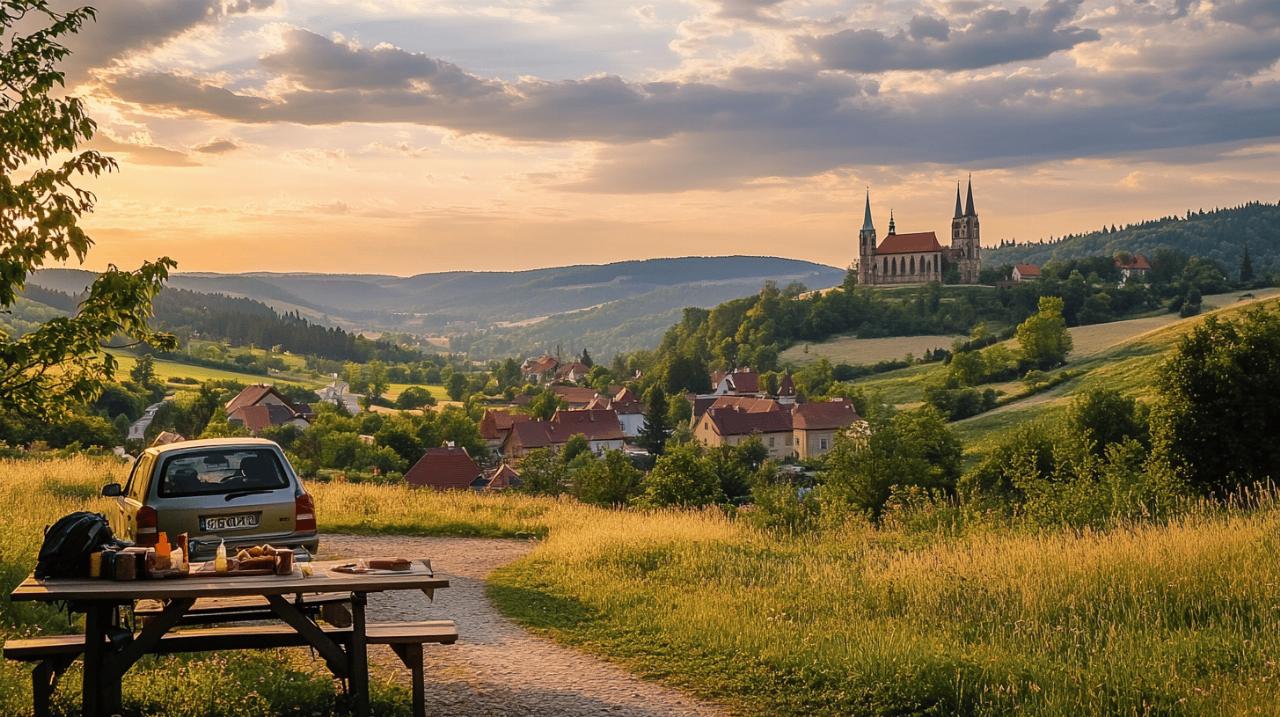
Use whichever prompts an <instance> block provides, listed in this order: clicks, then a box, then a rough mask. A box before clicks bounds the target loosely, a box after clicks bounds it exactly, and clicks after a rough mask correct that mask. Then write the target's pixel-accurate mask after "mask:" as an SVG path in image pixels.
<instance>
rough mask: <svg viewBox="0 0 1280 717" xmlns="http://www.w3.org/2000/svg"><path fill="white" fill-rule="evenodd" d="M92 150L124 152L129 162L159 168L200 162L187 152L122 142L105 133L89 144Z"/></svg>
mask: <svg viewBox="0 0 1280 717" xmlns="http://www.w3.org/2000/svg"><path fill="white" fill-rule="evenodd" d="M88 146H89V148H90V149H96V150H98V151H100V152H105V153H108V154H110V153H114V152H122V153H124V154H127V155H128V156H129V161H131V162H136V163H137V164H150V165H154V166H158V167H196V166H199V164H200V163H199V162H196V161H194V160H192V159H191V157H189V156H188V155H187V154H186V153H185V152H179V151H177V150H173V149H168V148H166V147H160V146H157V145H154V144H148V143H146V142H137V143H136V142H121V141H120V140H117V139H114V138H112V137H111V136H110V135H107V134H105V133H99V134H97V135H95V136H94V138H93V139H92V140H91V141H90V142H89V145H88Z"/></svg>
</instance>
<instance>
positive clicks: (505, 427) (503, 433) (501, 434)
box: [480, 408, 533, 451]
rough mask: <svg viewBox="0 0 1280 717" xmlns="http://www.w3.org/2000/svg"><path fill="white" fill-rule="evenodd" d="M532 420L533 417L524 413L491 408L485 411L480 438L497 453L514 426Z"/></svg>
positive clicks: (481, 420)
mask: <svg viewBox="0 0 1280 717" xmlns="http://www.w3.org/2000/svg"><path fill="white" fill-rule="evenodd" d="M530 420H533V418H532V416H528V415H526V414H523V413H512V412H510V411H503V410H501V409H495V408H491V409H489V410H487V411H485V412H484V417H482V418H481V419H480V437H481V438H483V439H484V444H485V445H486V446H488V448H489V450H492V451H497V450H499V449H501V448H502V443H503V441H506V440H507V436H508V435H510V434H511V427H512V426H513V425H515V424H517V423H523V422H524V421H530Z"/></svg>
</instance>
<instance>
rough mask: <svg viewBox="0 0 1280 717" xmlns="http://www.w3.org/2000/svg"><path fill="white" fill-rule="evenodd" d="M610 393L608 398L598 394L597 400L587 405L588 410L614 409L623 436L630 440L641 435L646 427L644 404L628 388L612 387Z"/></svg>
mask: <svg viewBox="0 0 1280 717" xmlns="http://www.w3.org/2000/svg"><path fill="white" fill-rule="evenodd" d="M610 391H611V392H612V393H611V394H610V395H608V396H603V395H599V394H597V395H596V397H595V399H593V400H592V401H591V403H589V404H587V408H588V409H592V408H609V409H613V412H614V413H616V414H618V422H619V423H620V424H622V435H624V436H626V437H628V438H635V437H636V436H638V435H640V429H641V428H643V427H644V412H645V405H644V403H642V402H641V401H640V399H639V398H637V397H636V394H635V393H634V392H633V391H632V390H631V389H629V388H627V387H626V386H621V387H611V388H610Z"/></svg>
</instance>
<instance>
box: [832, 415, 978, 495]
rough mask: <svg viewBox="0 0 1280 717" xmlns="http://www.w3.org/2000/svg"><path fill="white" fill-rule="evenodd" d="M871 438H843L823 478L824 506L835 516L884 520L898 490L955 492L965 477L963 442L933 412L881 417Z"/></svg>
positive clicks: (877, 417) (839, 437)
mask: <svg viewBox="0 0 1280 717" xmlns="http://www.w3.org/2000/svg"><path fill="white" fill-rule="evenodd" d="M871 424H872V425H871V435H870V436H869V437H861V436H850V435H848V434H840V435H837V436H836V441H835V445H834V446H833V447H832V450H831V452H830V453H828V454H827V467H826V470H824V471H822V473H821V474H820V475H819V481H820V485H819V501H820V503H821V504H822V506H823V508H822V509H823V511H825V512H827V513H829V514H830V513H834V514H835V515H834V516H833V517H837V516H838V515H840V514H842V513H844V512H846V511H849V510H854V511H857V512H862V513H868V514H872V515H878V514H879V513H880V511H881V510H882V509H883V508H884V504H885V501H886V500H888V498H889V493H890V489H891V488H893V487H894V486H918V487H921V488H926V489H943V490H951V489H952V488H954V487H955V484H956V480H957V478H958V477H959V475H960V460H961V448H960V441H959V439H957V438H956V437H955V434H953V433H952V432H951V430H950V429H949V428H947V424H946V421H945V419H944V418H943V416H942V414H940V413H938V411H937V410H935V409H933V408H929V407H925V408H920V409H917V410H914V411H906V412H902V413H897V414H894V415H891V416H890V415H885V414H880V415H875V416H873V417H872V419H871Z"/></svg>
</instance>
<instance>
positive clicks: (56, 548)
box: [36, 511, 124, 580]
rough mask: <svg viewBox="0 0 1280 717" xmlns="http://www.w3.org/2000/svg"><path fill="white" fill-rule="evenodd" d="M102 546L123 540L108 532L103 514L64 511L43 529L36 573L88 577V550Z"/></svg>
mask: <svg viewBox="0 0 1280 717" xmlns="http://www.w3.org/2000/svg"><path fill="white" fill-rule="evenodd" d="M104 547H116V548H118V547H124V543H122V542H120V541H119V540H116V538H115V536H114V535H112V534H111V525H110V524H109V523H107V517H106V516H105V515H103V514H101V513H88V512H85V511H80V512H76V513H71V514H69V515H64V516H62V517H61V518H59V519H58V522H56V523H54V524H53V525H51V526H49V527H47V528H45V529H44V544H43V545H41V546H40V557H39V559H38V560H37V561H36V577H37V578H40V579H41V580H43V579H44V578H83V577H88V575H89V554H90V553H93V552H94V551H97V550H101V549H103V548H104Z"/></svg>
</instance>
